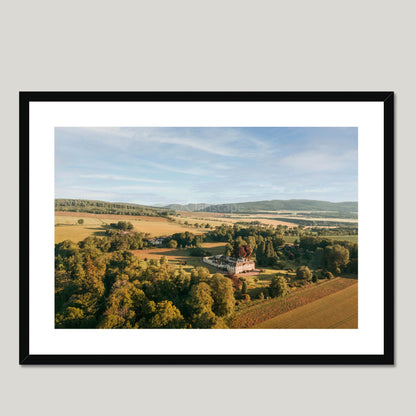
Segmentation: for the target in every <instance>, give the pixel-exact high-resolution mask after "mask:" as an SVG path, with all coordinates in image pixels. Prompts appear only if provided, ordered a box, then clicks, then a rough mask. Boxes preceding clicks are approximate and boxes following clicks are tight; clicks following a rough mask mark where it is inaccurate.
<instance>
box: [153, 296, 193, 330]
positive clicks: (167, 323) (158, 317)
mask: <svg viewBox="0 0 416 416" xmlns="http://www.w3.org/2000/svg"><path fill="white" fill-rule="evenodd" d="M184 326H185V321H184V319H183V316H182V315H181V312H180V311H179V309H178V308H177V307H176V306H175V305H174V304H173V303H172V302H171V301H166V300H164V301H162V302H159V303H157V304H156V311H155V315H154V316H153V317H152V319H151V320H150V327H151V328H184Z"/></svg>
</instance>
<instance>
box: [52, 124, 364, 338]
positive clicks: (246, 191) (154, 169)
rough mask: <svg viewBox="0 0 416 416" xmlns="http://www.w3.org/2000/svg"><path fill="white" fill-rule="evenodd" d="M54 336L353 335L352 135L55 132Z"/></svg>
mask: <svg viewBox="0 0 416 416" xmlns="http://www.w3.org/2000/svg"><path fill="white" fill-rule="evenodd" d="M54 147H55V149H54V152H55V154H54V155H55V329H60V330H61V329H68V328H70V329H74V328H76V329H132V330H134V329H162V328H164V329H283V328H284V329H357V328H358V317H359V310H358V290H359V283H358V253H359V249H358V239H359V232H358V227H359V217H358V128H357V127H342V126H341V127H307V126H305V127H290V126H289V127H123V126H117V127H55V129H54Z"/></svg>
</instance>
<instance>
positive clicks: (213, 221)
mask: <svg viewBox="0 0 416 416" xmlns="http://www.w3.org/2000/svg"><path fill="white" fill-rule="evenodd" d="M176 218H177V219H178V220H179V221H187V222H188V223H190V224H195V223H201V222H203V223H205V224H206V223H208V224H210V225H212V226H219V225H221V224H228V225H232V224H234V223H236V222H251V221H259V222H261V223H262V224H266V225H273V226H274V227H275V226H277V225H287V226H288V227H289V228H290V227H296V224H294V223H291V222H290V220H288V221H280V220H275V219H273V218H264V215H256V214H250V215H244V214H222V213H218V212H190V211H179V212H178V215H177V216H176Z"/></svg>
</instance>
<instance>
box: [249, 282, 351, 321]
mask: <svg viewBox="0 0 416 416" xmlns="http://www.w3.org/2000/svg"><path fill="white" fill-rule="evenodd" d="M255 328H297V329H313V328H351V329H354V328H358V284H355V285H352V286H349V287H347V288H345V289H342V290H340V291H339V292H336V293H333V294H332V295H328V296H325V297H324V298H322V299H319V300H316V301H314V302H311V303H309V304H307V305H304V306H300V307H299V308H296V309H294V310H292V311H290V312H286V313H283V314H281V315H278V316H276V317H275V318H272V319H269V320H267V321H264V322H262V323H261V324H259V325H256V326H255Z"/></svg>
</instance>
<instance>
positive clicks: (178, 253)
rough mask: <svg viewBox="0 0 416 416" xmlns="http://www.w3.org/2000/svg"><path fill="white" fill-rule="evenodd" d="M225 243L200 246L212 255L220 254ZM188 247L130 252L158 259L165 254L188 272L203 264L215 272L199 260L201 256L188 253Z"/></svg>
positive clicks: (170, 261)
mask: <svg viewBox="0 0 416 416" xmlns="http://www.w3.org/2000/svg"><path fill="white" fill-rule="evenodd" d="M225 244H226V243H203V244H202V247H203V248H205V249H206V250H209V252H210V253H211V254H212V255H215V254H222V253H223V251H224V246H225ZM189 251H190V249H188V248H179V249H178V248H150V249H146V250H132V253H133V254H134V255H135V256H137V257H138V258H140V259H142V260H144V259H148V260H150V259H155V260H160V258H161V257H163V256H165V257H166V258H167V259H168V261H169V263H170V264H173V265H176V266H179V265H182V267H183V269H184V270H185V271H186V272H190V271H191V269H192V268H193V267H198V266H203V267H206V268H207V269H209V271H210V272H211V273H216V272H217V270H216V269H215V268H213V267H211V266H209V265H207V264H205V263H202V262H201V257H192V256H190V255H189Z"/></svg>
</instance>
